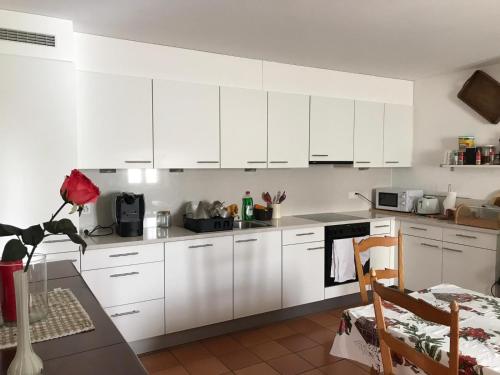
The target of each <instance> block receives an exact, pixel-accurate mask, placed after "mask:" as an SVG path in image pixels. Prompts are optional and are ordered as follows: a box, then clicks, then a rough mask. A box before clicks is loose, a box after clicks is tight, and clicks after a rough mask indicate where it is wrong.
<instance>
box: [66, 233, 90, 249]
mask: <svg viewBox="0 0 500 375" xmlns="http://www.w3.org/2000/svg"><path fill="white" fill-rule="evenodd" d="M66 235H67V236H68V237H69V239H70V240H71V241H73V243H76V244H78V245H80V246H81V247H82V254H85V249H86V248H87V243H86V242H85V241H84V240H83V238H82V237H80V236H79V235H78V234H76V233H66Z"/></svg>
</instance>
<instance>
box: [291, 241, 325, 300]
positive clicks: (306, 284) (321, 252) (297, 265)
mask: <svg viewBox="0 0 500 375" xmlns="http://www.w3.org/2000/svg"><path fill="white" fill-rule="evenodd" d="M324 269H325V244H324V241H319V242H311V243H304V244H296V245H288V246H283V308H286V307H292V306H297V305H303V304H305V303H311V302H316V301H321V300H323V299H324V298H325V280H324V276H323V274H324Z"/></svg>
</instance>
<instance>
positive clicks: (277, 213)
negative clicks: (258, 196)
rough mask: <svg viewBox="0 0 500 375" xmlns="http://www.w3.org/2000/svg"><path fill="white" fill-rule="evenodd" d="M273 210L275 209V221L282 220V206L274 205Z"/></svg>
mask: <svg viewBox="0 0 500 375" xmlns="http://www.w3.org/2000/svg"><path fill="white" fill-rule="evenodd" d="M271 208H272V209H273V219H281V204H280V203H274V204H272V205H271Z"/></svg>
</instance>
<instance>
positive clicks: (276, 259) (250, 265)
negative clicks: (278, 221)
mask: <svg viewBox="0 0 500 375" xmlns="http://www.w3.org/2000/svg"><path fill="white" fill-rule="evenodd" d="M278 309H281V232H279V231H276V232H267V233H254V234H242V235H237V236H234V318H235V319H236V318H241V317H244V316H249V315H254V314H259V313H263V312H267V311H272V310H278Z"/></svg>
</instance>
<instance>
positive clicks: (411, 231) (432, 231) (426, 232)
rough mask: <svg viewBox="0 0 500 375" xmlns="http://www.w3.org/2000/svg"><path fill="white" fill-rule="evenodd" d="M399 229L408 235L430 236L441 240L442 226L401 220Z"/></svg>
mask: <svg viewBox="0 0 500 375" xmlns="http://www.w3.org/2000/svg"><path fill="white" fill-rule="evenodd" d="M401 231H402V232H403V234H408V235H410V236H417V237H424V238H430V239H432V240H438V241H442V240H443V228H441V227H434V226H432V225H425V224H415V223H411V222H405V221H402V222H401Z"/></svg>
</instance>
